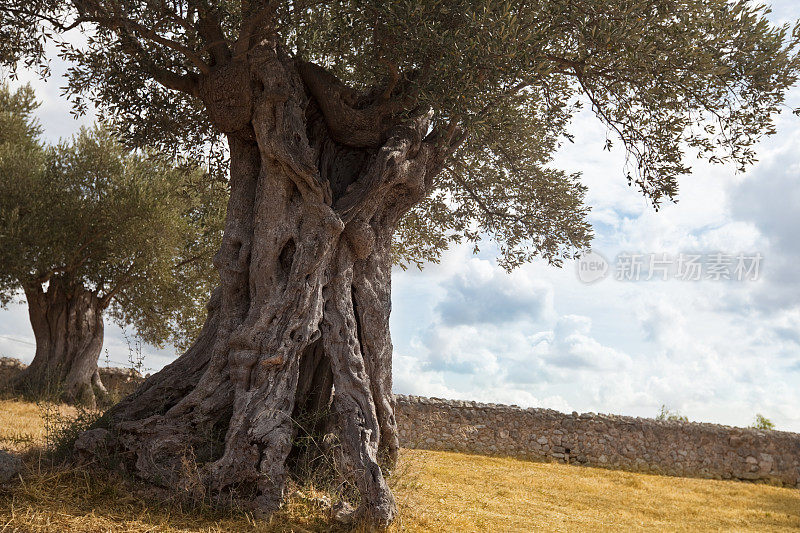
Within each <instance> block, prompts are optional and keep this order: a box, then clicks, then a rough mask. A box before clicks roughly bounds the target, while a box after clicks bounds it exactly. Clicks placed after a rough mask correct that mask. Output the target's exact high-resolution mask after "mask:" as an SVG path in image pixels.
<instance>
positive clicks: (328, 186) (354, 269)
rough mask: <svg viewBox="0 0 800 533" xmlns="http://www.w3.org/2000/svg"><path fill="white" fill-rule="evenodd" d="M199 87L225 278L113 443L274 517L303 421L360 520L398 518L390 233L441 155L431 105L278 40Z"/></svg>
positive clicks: (150, 469) (133, 462)
mask: <svg viewBox="0 0 800 533" xmlns="http://www.w3.org/2000/svg"><path fill="white" fill-rule="evenodd" d="M199 96H200V97H201V98H202V99H203V101H204V103H205V104H206V106H207V108H208V111H209V116H210V118H211V120H212V121H213V122H214V123H215V124H216V125H217V127H218V128H219V129H220V130H222V131H223V132H225V133H226V135H227V137H228V141H229V146H230V155H231V197H230V201H229V204H228V214H227V221H226V226H225V233H224V237H223V243H222V247H221V249H220V251H219V253H218V254H217V256H216V257H215V265H216V267H217V268H218V270H219V274H220V278H221V283H220V287H219V288H218V289H217V290H216V291H215V292H214V294H213V295H212V298H211V301H210V303H209V307H208V309H209V315H208V319H207V322H206V324H205V326H204V329H203V331H202V332H201V334H200V336H199V338H198V339H197V341H196V342H195V344H194V345H193V346H192V347H191V348H190V349H189V350H188V351H187V352H186V353H185V354H184V355H183V356H181V357H180V358H178V359H177V360H176V361H175V362H174V363H172V364H171V365H169V366H167V367H166V368H165V369H164V370H162V371H161V372H159V373H157V374H155V375H153V376H151V377H150V378H149V379H148V380H146V382H145V383H144V384H143V385H142V387H141V388H140V389H139V390H138V391H137V392H136V393H134V394H133V395H132V396H130V397H128V398H126V399H125V400H123V401H122V402H121V403H120V404H119V405H118V406H117V407H115V408H114V409H113V410H112V411H111V412H110V413H109V414H108V416H107V419H106V422H107V423H108V424H109V425H110V426H111V428H112V431H111V432H109V433H108V435H109V437H108V438H109V439H111V441H112V442H113V443H115V444H114V445H115V446H117V447H118V448H120V449H121V450H122V451H123V452H124V455H125V456H126V457H128V458H129V459H130V462H129V464H130V466H131V468H132V469H133V471H134V472H135V473H136V474H137V475H139V476H141V477H143V478H145V479H147V480H150V481H152V482H154V483H159V484H162V485H165V486H169V487H176V486H178V487H183V488H185V489H186V490H189V491H201V492H202V493H203V494H207V493H208V491H210V492H211V493H212V494H214V495H216V496H217V497H220V498H229V497H234V498H237V499H242V500H247V501H251V502H254V503H255V508H256V509H258V510H260V511H263V512H265V513H269V512H271V511H273V510H275V509H276V508H277V507H278V506H279V505H280V504H281V502H282V499H283V495H284V490H285V483H286V480H287V476H289V475H291V472H290V471H289V468H288V467H287V464H290V461H288V459H289V457H290V454H291V453H292V450H293V447H294V446H295V443H296V439H297V438H298V434H299V433H300V434H305V433H309V432H310V433H313V432H315V431H317V432H320V431H321V432H323V433H327V436H325V438H324V439H323V441H324V443H325V444H324V448H325V451H329V452H331V453H333V455H334V456H335V457H336V458H337V459H336V460H337V463H338V464H337V467H339V468H340V471H341V472H343V473H344V475H345V477H346V478H347V479H348V480H349V481H350V482H351V483H352V484H353V485H354V486H355V487H357V489H358V493H359V494H360V498H359V502H358V505H357V508H356V509H355V512H354V516H353V517H352V518H355V519H359V520H363V521H366V522H367V523H368V524H371V525H373V526H378V527H381V526H385V525H388V524H389V523H390V522H391V520H392V519H393V517H394V516H395V514H396V505H395V501H394V498H393V496H392V493H391V491H390V490H389V488H388V487H387V484H386V480H385V478H384V476H385V471H386V469H387V468H391V466H392V464H393V462H394V460H395V459H396V457H397V449H398V437H397V424H396V422H395V417H394V411H393V409H394V399H393V396H392V393H391V389H392V378H391V355H392V345H391V339H390V335H389V313H390V308H391V300H390V277H391V267H392V256H391V240H392V233H393V231H394V228H395V226H396V224H397V222H398V221H399V219H400V218H401V217H402V216H403V215H404V214H405V213H406V212H407V211H408V210H409V209H410V208H411V207H412V206H413V205H414V204H415V203H417V202H419V201H420V200H421V199H422V198H423V197H424V196H425V195H426V194H427V193H428V191H429V189H430V186H431V183H430V180H431V177H432V175H433V174H434V172H435V167H436V165H437V164H439V162H440V154H438V153H437V152H436V149H435V148H434V145H433V144H432V143H427V142H424V136H425V134H426V133H427V130H428V118H429V117H428V116H427V115H425V114H424V113H421V114H419V115H418V116H416V117H411V118H405V119H404V120H403V121H402V122H400V121H396V122H395V123H390V122H391V121H390V119H388V118H387V117H383V118H377V119H376V118H375V117H376V116H379V115H380V114H381V108H380V107H379V104H374V105H373V104H371V103H370V102H368V101H367V102H361V103H358V102H355V101H353V100H352V98H351V96H349V93H347V91H345V90H344V88H343V86H342V85H341V84H339V83H338V82H337V81H336V80H335V78H333V77H331V76H329V75H327V74H326V73H325V72H324V71H322V70H321V69H320V68H319V67H315V66H313V65H309V64H307V63H302V62H300V61H298V60H296V59H293V58H289V57H288V56H285V55H283V54H282V53H281V51H280V50H279V49H276V48H275V47H270V46H269V45H266V44H262V45H259V46H257V47H256V48H254V49H253V50H251V52H250V53H249V55H248V57H247V59H246V61H245V60H241V61H236V62H233V63H229V64H226V65H225V66H221V67H217V68H216V69H215V70H214V71H213V72H212V73H211V74H210V75H208V76H207V77H205V78H203V80H202V81H201V83H200V89H199ZM348 117H349V118H352V120H349V119H348ZM309 413H312V414H313V413H316V414H317V415H318V416H312V417H309V416H307V415H308V414H309ZM309 419H314V420H316V422H315V423H313V424H311V425H309V424H306V423H304V422H303V421H304V420H309ZM112 435H113V438H112V437H111V436H112ZM85 440H89V439H85ZM320 442H322V441H320ZM321 446H322V445H321ZM187 458H189V459H191V461H187ZM189 463H191V464H193V465H195V466H193V467H191V468H187V464H189Z"/></svg>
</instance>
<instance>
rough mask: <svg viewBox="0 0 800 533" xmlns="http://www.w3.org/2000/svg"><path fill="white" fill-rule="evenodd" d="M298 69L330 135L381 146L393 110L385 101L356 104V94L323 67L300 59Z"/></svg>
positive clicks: (355, 144) (338, 139) (357, 144)
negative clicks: (381, 102) (364, 105)
mask: <svg viewBox="0 0 800 533" xmlns="http://www.w3.org/2000/svg"><path fill="white" fill-rule="evenodd" d="M298 70H299V72H300V76H301V77H302V78H303V82H304V83H305V85H306V87H308V90H309V92H310V93H311V96H313V97H314V99H315V100H316V101H317V104H318V105H319V108H320V111H322V115H323V117H324V118H325V123H326V124H327V126H328V130H329V132H330V134H331V137H332V138H333V139H334V140H335V141H336V142H339V143H341V144H344V145H346V146H352V147H355V148H367V147H377V146H380V144H381V140H382V138H383V136H384V133H385V131H386V130H387V129H388V127H387V126H388V124H387V123H386V122H387V119H388V118H389V115H390V112H389V107H390V106H387V105H385V104H383V105H376V106H371V107H368V108H366V109H356V108H355V107H353V104H354V103H355V100H356V97H357V94H356V92H355V91H354V90H353V89H351V88H350V87H347V86H346V85H345V84H344V83H342V82H341V81H339V80H338V79H337V78H336V76H334V75H333V74H331V73H330V72H328V71H327V70H325V69H324V68H322V67H320V66H318V65H315V64H313V63H308V62H305V61H302V60H301V61H298Z"/></svg>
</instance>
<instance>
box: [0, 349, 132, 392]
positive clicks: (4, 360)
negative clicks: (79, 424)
mask: <svg viewBox="0 0 800 533" xmlns="http://www.w3.org/2000/svg"><path fill="white" fill-rule="evenodd" d="M25 366H26V365H24V364H23V363H22V361H20V360H19V359H14V358H12V357H0V391H3V390H4V387H5V386H7V385H8V384H9V383H10V382H11V380H12V379H13V378H14V377H16V375H17V374H19V373H20V372H22V370H24V369H25ZM143 380H144V378H143V377H142V375H141V374H139V372H137V371H136V370H134V369H132V368H114V367H104V366H101V367H100V381H102V382H103V385H104V386H105V388H106V389H108V391H109V392H111V393H113V394H114V395H115V396H117V397H123V396H125V395H127V394H130V393H131V392H133V391H134V390H136V387H138V386H139V383H141V382H142V381H143Z"/></svg>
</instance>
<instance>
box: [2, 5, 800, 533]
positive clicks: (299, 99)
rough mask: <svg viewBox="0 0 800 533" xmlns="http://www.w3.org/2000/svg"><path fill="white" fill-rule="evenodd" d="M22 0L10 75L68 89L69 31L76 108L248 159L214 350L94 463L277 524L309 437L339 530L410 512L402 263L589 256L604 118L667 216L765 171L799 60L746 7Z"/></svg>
mask: <svg viewBox="0 0 800 533" xmlns="http://www.w3.org/2000/svg"><path fill="white" fill-rule="evenodd" d="M4 5H5V7H3V8H0V34H2V35H3V36H4V39H3V44H2V45H0V57H1V58H3V59H4V61H5V63H6V64H17V63H19V62H20V61H22V62H24V63H25V64H27V65H29V66H33V67H35V66H37V65H39V66H40V67H41V70H43V71H45V73H46V62H44V61H43V60H44V59H45V57H44V50H45V43H46V42H47V40H48V39H51V38H52V39H53V40H55V41H57V42H59V43H60V47H61V48H60V50H61V55H62V57H63V58H64V59H65V60H67V61H70V62H71V63H72V68H71V70H70V72H69V88H68V92H69V93H70V94H71V96H72V98H73V102H74V104H75V108H76V110H77V111H78V112H80V111H81V110H83V109H85V108H86V106H87V105H88V104H89V103H92V104H94V105H95V106H96V107H97V108H98V109H99V111H100V113H101V115H102V116H103V117H104V118H106V119H107V120H108V121H109V122H110V123H111V124H113V126H114V127H115V128H116V130H117V131H119V132H121V133H122V135H123V136H124V137H125V138H126V139H127V140H128V142H130V143H132V144H133V145H135V146H156V147H159V148H160V149H162V150H163V151H165V152H167V153H176V154H178V153H179V154H183V155H185V156H186V157H193V158H203V159H204V160H206V161H208V162H209V166H210V168H215V169H218V170H220V171H224V169H225V168H226V164H225V160H226V158H229V162H228V166H227V168H228V169H229V174H230V184H231V197H230V202H229V204H228V211H227V219H226V225H225V234H224V237H223V241H222V246H221V249H220V252H219V253H218V254H217V256H216V260H215V264H216V265H217V267H218V269H219V272H220V278H221V283H220V287H219V289H218V290H217V291H215V292H214V293H213V295H212V298H211V303H210V305H209V309H210V312H209V318H208V320H207V321H206V324H205V326H204V329H203V332H202V333H201V335H200V337H199V338H198V340H197V342H196V343H195V344H194V345H193V346H192V347H191V348H190V349H189V350H188V351H187V352H186V354H185V355H183V356H182V357H181V358H179V359H178V360H177V361H176V362H175V363H173V364H172V365H170V366H169V367H167V368H165V369H164V370H163V371H161V372H159V373H158V374H156V375H155V376H153V377H152V378H151V379H150V380H148V382H147V383H146V384H145V385H144V386H143V387H141V388H140V389H139V390H138V391H137V392H136V393H135V394H134V395H133V396H131V397H130V398H128V399H126V400H124V401H123V402H121V404H119V405H118V406H117V407H116V408H115V409H113V410H112V411H111V412H110V413H109V415H108V418H107V423H108V424H109V425H111V426H112V427H113V429H114V430H115V431H114V432H110V433H108V432H105V433H104V431H105V430H100V429H96V430H94V432H93V433H90V434H87V435H86V436H85V438H84V440H83V441H82V446H83V447H84V449H86V446H87V445H88V443H90V442H94V443H97V442H103V443H104V444H105V446H107V447H112V448H113V447H118V448H121V449H123V450H124V451H125V452H126V454H125V456H126V457H131V468H132V471H135V472H136V473H137V474H138V475H140V476H141V477H143V478H144V479H147V480H150V481H152V482H155V483H161V484H164V485H166V486H170V487H175V486H187V483H186V482H185V480H183V479H182V477H181V476H182V474H181V471H182V470H181V465H182V464H183V459H184V458H185V454H186V450H187V448H190V449H191V450H192V453H193V457H194V458H195V460H196V461H197V463H198V469H199V472H201V477H202V479H203V481H204V483H205V484H206V487H207V489H208V490H209V491H210V493H211V494H214V495H217V496H218V497H222V498H228V497H234V498H239V499H242V500H245V501H248V502H250V503H251V504H252V505H253V506H254V508H256V509H257V510H259V511H261V512H264V513H269V512H271V511H272V510H274V509H275V508H276V507H277V506H278V505H280V502H281V501H282V498H283V493H284V489H285V482H286V479H287V476H288V475H289V474H290V473H291V472H290V470H291V469H290V468H289V466H287V465H291V464H297V461H295V460H294V459H296V456H297V454H298V453H301V451H300V450H298V449H297V447H295V446H293V442H294V437H295V436H296V434H297V432H298V431H303V432H304V433H308V434H314V435H319V436H320V438H319V439H316V440H315V441H314V442H318V443H320V448H322V450H318V451H314V453H312V456H315V457H317V456H320V455H321V454H320V453H318V452H323V453H330V454H332V455H333V456H334V457H335V458H336V462H337V464H338V466H337V468H336V472H339V473H342V474H343V475H344V477H345V479H344V480H343V483H344V482H345V481H348V480H349V481H351V482H352V484H353V485H354V486H356V487H357V488H358V492H359V494H360V497H359V498H357V499H356V500H352V503H354V504H357V507H356V509H355V511H354V513H350V512H349V510H348V509H346V507H345V508H343V509H342V510H341V513H340V514H341V515H342V516H343V517H344V516H349V517H351V518H353V517H358V518H360V519H363V520H365V521H367V522H368V523H369V524H371V525H374V526H382V525H386V524H388V523H389V522H391V521H392V519H393V518H394V516H395V514H396V505H395V502H394V498H393V496H392V493H391V491H390V490H389V488H388V486H387V484H386V481H385V475H386V472H387V471H390V470H391V468H392V465H393V464H394V461H395V460H396V458H397V450H398V438H397V425H396V421H395V417H394V400H393V396H392V391H391V383H392V378H391V360H392V344H391V337H390V333H389V313H390V310H391V279H390V278H391V268H392V265H393V264H394V263H395V261H398V260H399V261H401V262H404V263H405V264H409V263H411V264H413V263H415V262H423V261H426V260H435V259H437V258H438V255H439V254H440V253H441V250H442V249H443V248H444V247H446V245H447V244H448V243H450V242H458V241H468V242H473V243H476V244H477V243H478V242H479V240H480V239H481V238H482V237H483V236H486V237H488V238H490V239H493V240H494V241H495V242H496V243H497V244H498V246H499V249H500V256H499V260H500V262H501V264H502V265H504V266H505V267H507V268H513V267H514V266H516V265H519V264H521V263H523V262H525V261H529V260H532V259H533V258H535V257H541V258H543V259H544V260H546V261H549V262H550V263H553V264H560V262H561V261H562V260H563V258H565V257H572V256H574V255H575V254H576V253H577V251H578V250H580V249H581V248H583V247H584V246H586V245H587V243H588V242H589V239H590V237H591V229H590V227H589V225H588V224H587V222H586V214H587V211H588V208H587V206H585V205H584V193H585V188H584V186H583V185H582V184H581V183H580V177H579V176H578V175H574V174H568V173H565V172H563V171H561V170H559V169H557V168H554V167H553V166H552V165H551V159H552V155H553V153H554V152H555V150H556V149H557V147H558V146H559V144H560V143H562V142H565V141H568V140H569V139H570V133H569V127H570V119H571V117H572V116H573V115H574V113H575V112H576V111H577V109H578V108H579V107H580V106H581V105H583V106H587V107H590V108H591V110H592V111H593V112H594V114H595V115H596V116H597V118H598V119H599V120H600V121H602V122H603V123H604V124H605V125H606V126H607V128H608V136H607V137H606V138H603V139H598V142H600V143H604V144H605V145H606V146H610V145H611V144H612V143H619V144H621V145H622V146H623V148H624V150H625V151H626V153H627V154H628V156H629V158H628V165H627V168H626V169H625V172H624V176H625V177H626V179H627V180H628V181H629V183H630V184H631V185H632V186H635V187H637V188H638V190H640V191H641V192H642V194H644V195H645V196H646V197H647V198H648V199H649V200H651V201H652V203H653V204H655V205H656V206H658V205H659V203H660V202H662V201H664V200H671V199H673V198H674V197H675V195H676V194H677V189H678V178H679V177H680V176H683V175H685V174H688V173H689V171H690V169H689V167H688V165H687V164H686V163H685V157H684V156H685V154H686V152H687V151H691V152H692V154H694V153H697V154H699V155H700V156H701V157H706V158H708V159H710V160H712V161H719V162H724V161H729V162H732V163H734V164H736V165H738V166H745V165H747V164H749V163H751V162H752V161H753V160H754V157H755V156H754V152H753V147H754V145H755V143H756V142H757V141H758V139H759V138H760V137H761V136H762V135H764V134H769V133H773V132H774V127H773V117H774V115H775V114H776V113H777V112H778V111H779V109H780V107H781V105H782V103H783V95H784V93H785V91H786V89H787V87H789V86H790V85H792V84H793V83H794V82H795V81H796V79H797V75H798V66H800V65H799V62H798V57H797V47H798V38H799V36H798V34H797V31H796V29H795V30H793V29H792V28H791V27H788V26H782V27H775V26H773V25H771V24H770V23H769V22H768V21H767V19H766V17H765V8H763V7H759V6H753V5H751V4H749V3H747V2H743V1H736V2H728V1H726V0H621V1H615V2H605V1H599V0H552V1H548V2H525V1H521V0H505V1H504V0H500V1H499V0H431V1H426V2H418V1H414V0H398V1H392V2H376V1H371V0H319V1H317V0H314V1H309V2H306V1H287V2H272V1H258V0H241V1H228V0H224V1H223V0H187V1H181V0H113V1H112V0H70V1H64V2H62V1H55V0H6V2H5V3H4ZM70 29H78V30H80V31H84V32H85V33H84V35H85V37H86V40H87V43H86V45H85V46H84V45H81V46H79V47H76V46H73V45H72V44H71V43H70V42H69V40H68V39H67V38H65V37H63V36H64V35H65V34H68V32H69V30H70ZM308 413H318V416H307V415H308ZM298 420H310V421H313V422H311V423H309V424H307V425H305V426H304V427H302V428H298V424H297V422H296V421H298ZM209 435H216V436H218V437H215V439H216V440H214V442H213V443H212V445H210V446H209V445H208V436H209ZM323 435H324V438H323ZM137 458H138V460H137Z"/></svg>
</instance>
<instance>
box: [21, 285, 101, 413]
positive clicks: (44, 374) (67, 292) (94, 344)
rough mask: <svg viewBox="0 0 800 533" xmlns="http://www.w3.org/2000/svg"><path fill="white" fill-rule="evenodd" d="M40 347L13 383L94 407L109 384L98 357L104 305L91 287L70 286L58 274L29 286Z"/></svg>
mask: <svg viewBox="0 0 800 533" xmlns="http://www.w3.org/2000/svg"><path fill="white" fill-rule="evenodd" d="M25 297H26V299H27V301H28V315H29V316H30V320H31V326H32V328H33V334H34V337H35V338H36V353H35V355H34V357H33V361H32V362H31V364H30V365H29V366H28V367H27V368H26V369H25V370H23V371H22V373H20V375H19V376H18V377H17V378H16V380H15V381H14V383H13V386H14V388H15V389H17V390H18V391H20V392H23V393H26V394H32V395H35V396H38V397H43V396H58V397H60V398H61V399H63V400H64V401H67V402H69V403H78V404H83V405H88V406H90V407H94V406H95V403H96V395H101V396H104V395H105V394H106V389H105V387H104V386H103V383H102V382H101V381H100V373H99V370H98V368H97V359H98V357H99V356H100V351H101V349H102V347H103V315H102V312H103V305H102V302H101V301H100V299H99V298H98V297H97V295H96V294H94V293H93V292H91V291H87V290H86V289H84V288H82V287H71V286H69V285H67V284H65V282H64V281H63V280H61V279H60V278H53V279H51V280H50V283H49V285H48V288H47V291H46V292H45V291H44V290H43V289H42V286H41V284H34V285H31V286H28V287H26V288H25Z"/></svg>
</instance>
